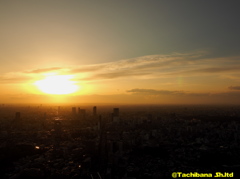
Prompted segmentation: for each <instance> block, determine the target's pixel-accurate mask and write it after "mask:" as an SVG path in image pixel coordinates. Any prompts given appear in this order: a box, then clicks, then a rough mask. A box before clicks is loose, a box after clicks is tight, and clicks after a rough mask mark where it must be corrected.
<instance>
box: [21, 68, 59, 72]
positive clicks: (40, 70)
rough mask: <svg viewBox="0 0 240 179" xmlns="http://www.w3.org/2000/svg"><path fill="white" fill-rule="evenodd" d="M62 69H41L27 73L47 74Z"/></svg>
mask: <svg viewBox="0 0 240 179" xmlns="http://www.w3.org/2000/svg"><path fill="white" fill-rule="evenodd" d="M61 69H63V68H61V67H50V68H40V69H35V70H30V71H26V72H25V73H46V72H51V71H56V70H61Z"/></svg>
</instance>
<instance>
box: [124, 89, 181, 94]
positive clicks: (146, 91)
mask: <svg viewBox="0 0 240 179" xmlns="http://www.w3.org/2000/svg"><path fill="white" fill-rule="evenodd" d="M127 92H128V93H134V94H144V95H173V94H174V95H182V94H185V92H183V91H170V90H155V89H138V88H135V89H131V90H127Z"/></svg>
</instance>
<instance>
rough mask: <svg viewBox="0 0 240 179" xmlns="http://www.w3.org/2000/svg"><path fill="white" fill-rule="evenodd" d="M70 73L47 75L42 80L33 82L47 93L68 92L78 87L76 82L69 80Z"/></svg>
mask: <svg viewBox="0 0 240 179" xmlns="http://www.w3.org/2000/svg"><path fill="white" fill-rule="evenodd" d="M71 78H72V76H71V75H54V76H47V77H46V78H45V79H43V80H39V81H36V82H35V83H34V84H35V85H36V86H37V87H38V88H39V89H40V90H41V91H42V92H44V93H47V94H57V95H60V94H70V93H74V92H76V91H77V90H78V89H79V87H78V86H77V85H76V84H75V83H76V82H74V81H71V80H70V79H71Z"/></svg>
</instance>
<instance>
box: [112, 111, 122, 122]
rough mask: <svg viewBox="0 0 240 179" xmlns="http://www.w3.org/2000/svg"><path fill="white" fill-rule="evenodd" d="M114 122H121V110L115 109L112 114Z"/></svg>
mask: <svg viewBox="0 0 240 179" xmlns="http://www.w3.org/2000/svg"><path fill="white" fill-rule="evenodd" d="M112 121H113V122H119V121H120V119H119V108H113V113H112Z"/></svg>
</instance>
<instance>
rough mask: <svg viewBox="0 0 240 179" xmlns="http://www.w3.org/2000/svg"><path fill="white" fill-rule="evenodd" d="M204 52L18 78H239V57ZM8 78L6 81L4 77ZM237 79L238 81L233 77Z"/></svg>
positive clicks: (42, 71) (45, 70)
mask: <svg viewBox="0 0 240 179" xmlns="http://www.w3.org/2000/svg"><path fill="white" fill-rule="evenodd" d="M206 54H207V52H204V51H199V52H193V53H173V54H170V55H148V56H142V57H136V58H131V59H124V60H118V61H112V62H108V63H99V64H92V65H81V66H69V67H61V66H58V67H56V66H55V67H48V68H39V69H29V70H26V71H24V72H19V73H18V74H20V75H19V76H20V77H21V79H24V78H26V79H28V78H31V77H36V76H39V77H40V75H43V74H45V73H49V72H53V73H56V74H71V75H74V76H75V77H74V80H79V81H92V82H94V81H96V80H113V79H119V78H125V79H130V78H132V79H135V78H138V79H139V78H140V79H141V78H144V79H156V78H159V79H160V78H171V77H176V76H187V77H191V76H193V75H194V76H202V75H215V76H217V75H219V77H220V76H224V75H225V77H226V78H227V77H228V76H231V75H233V74H234V75H235V76H237V75H240V57H226V58H223V57H221V58H208V57H207V56H206ZM6 77H7V78H6ZM4 80H5V81H12V82H13V81H14V80H16V81H20V79H18V76H17V75H15V76H14V77H9V76H8V74H5V77H4V78H0V81H4ZM236 80H237V78H236Z"/></svg>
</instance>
